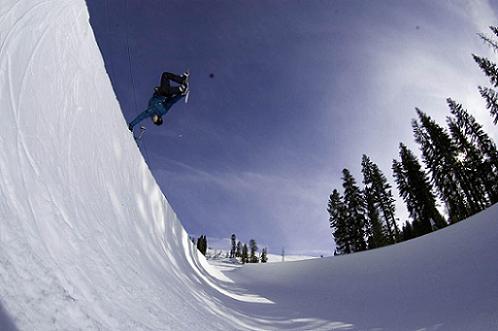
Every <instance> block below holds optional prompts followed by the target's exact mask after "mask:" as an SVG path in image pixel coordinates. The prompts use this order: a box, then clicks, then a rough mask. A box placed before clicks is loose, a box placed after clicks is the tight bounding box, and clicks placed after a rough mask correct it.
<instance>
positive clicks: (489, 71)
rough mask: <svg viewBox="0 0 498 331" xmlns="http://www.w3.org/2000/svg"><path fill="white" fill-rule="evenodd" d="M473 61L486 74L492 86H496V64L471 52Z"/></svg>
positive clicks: (497, 68) (497, 67)
mask: <svg viewBox="0 0 498 331" xmlns="http://www.w3.org/2000/svg"><path fill="white" fill-rule="evenodd" d="M472 57H473V58H474V61H476V63H477V64H478V65H479V67H480V68H481V69H482V71H483V72H484V74H485V75H486V76H488V78H489V81H490V82H491V84H493V86H494V87H498V66H497V65H496V64H495V63H493V62H491V61H490V60H488V59H487V58H484V57H480V56H477V55H475V54H472Z"/></svg>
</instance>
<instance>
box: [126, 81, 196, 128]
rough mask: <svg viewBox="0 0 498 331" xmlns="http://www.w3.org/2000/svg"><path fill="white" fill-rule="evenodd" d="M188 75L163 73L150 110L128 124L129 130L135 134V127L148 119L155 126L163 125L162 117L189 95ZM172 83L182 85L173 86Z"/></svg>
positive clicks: (150, 102) (151, 101)
mask: <svg viewBox="0 0 498 331" xmlns="http://www.w3.org/2000/svg"><path fill="white" fill-rule="evenodd" d="M188 75H189V74H188V72H185V73H183V75H181V76H178V75H175V74H172V73H170V72H163V74H162V75H161V85H160V86H159V87H156V88H154V94H153V95H152V98H150V100H149V105H148V108H147V109H146V110H144V111H143V112H142V113H140V114H139V115H138V116H137V117H135V119H134V120H133V121H131V122H130V123H129V124H128V129H130V131H131V132H133V127H134V126H135V125H137V124H138V123H140V122H141V121H143V120H144V119H146V118H147V117H150V118H152V122H153V123H154V124H155V125H161V124H163V119H162V117H163V116H164V115H165V114H166V113H167V112H168V111H169V110H170V108H171V107H172V106H173V105H174V104H175V103H177V102H178V101H179V100H180V99H181V98H184V97H185V96H186V95H187V92H188ZM170 81H173V82H176V83H178V84H180V85H178V86H171V84H170Z"/></svg>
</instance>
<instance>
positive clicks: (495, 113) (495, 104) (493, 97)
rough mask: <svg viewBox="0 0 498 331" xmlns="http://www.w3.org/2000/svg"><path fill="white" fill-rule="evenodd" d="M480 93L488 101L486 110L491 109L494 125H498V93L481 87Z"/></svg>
mask: <svg viewBox="0 0 498 331" xmlns="http://www.w3.org/2000/svg"><path fill="white" fill-rule="evenodd" d="M478 89H479V93H480V94H481V96H482V97H483V98H484V100H485V101H486V108H488V109H489V112H490V114H491V116H492V117H493V123H494V124H495V125H496V124H497V123H498V93H496V91H495V90H493V89H492V88H489V87H482V86H479V87H478Z"/></svg>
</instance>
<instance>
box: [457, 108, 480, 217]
mask: <svg viewBox="0 0 498 331" xmlns="http://www.w3.org/2000/svg"><path fill="white" fill-rule="evenodd" d="M447 122H448V128H449V131H450V133H451V137H452V140H453V142H454V143H455V145H456V146H457V148H458V156H459V157H458V166H459V167H460V169H461V170H462V172H463V174H464V178H465V181H466V183H465V187H466V188H467V190H468V192H466V195H467V202H468V204H469V208H470V212H471V213H473V214H474V213H477V212H479V211H481V210H482V209H484V208H486V207H487V206H488V205H489V201H488V198H487V196H486V188H485V183H484V178H482V177H481V171H482V168H483V166H484V162H483V155H482V153H481V152H480V151H479V150H478V149H477V148H476V147H475V146H474V145H473V144H472V143H471V142H470V141H469V139H468V137H467V135H466V134H465V133H464V132H463V131H462V128H461V127H460V126H459V125H458V124H457V122H456V121H455V120H454V119H453V118H450V117H448V119H447Z"/></svg>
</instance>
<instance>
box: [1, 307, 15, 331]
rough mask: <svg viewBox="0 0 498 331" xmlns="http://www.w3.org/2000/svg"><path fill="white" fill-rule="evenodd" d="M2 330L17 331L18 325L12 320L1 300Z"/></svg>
mask: <svg viewBox="0 0 498 331" xmlns="http://www.w3.org/2000/svg"><path fill="white" fill-rule="evenodd" d="M0 330H2V331H17V330H18V329H17V327H16V325H15V324H14V321H12V318H11V317H10V316H9V314H8V313H7V312H6V311H5V309H4V308H3V305H2V302H0Z"/></svg>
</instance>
